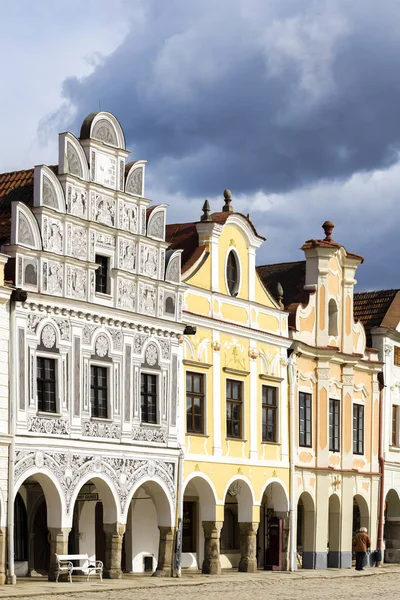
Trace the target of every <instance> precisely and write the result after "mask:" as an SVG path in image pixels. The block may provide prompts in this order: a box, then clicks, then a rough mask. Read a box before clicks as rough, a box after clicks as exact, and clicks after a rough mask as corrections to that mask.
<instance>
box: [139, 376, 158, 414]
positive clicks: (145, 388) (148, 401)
mask: <svg viewBox="0 0 400 600" xmlns="http://www.w3.org/2000/svg"><path fill="white" fill-rule="evenodd" d="M140 401H141V402H140V407H141V421H142V423H151V424H153V425H154V424H156V423H157V410H158V381H157V375H154V374H153V373H141V376H140Z"/></svg>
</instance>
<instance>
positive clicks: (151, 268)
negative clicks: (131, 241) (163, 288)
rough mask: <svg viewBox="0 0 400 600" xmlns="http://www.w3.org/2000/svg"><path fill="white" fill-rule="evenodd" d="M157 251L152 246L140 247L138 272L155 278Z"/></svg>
mask: <svg viewBox="0 0 400 600" xmlns="http://www.w3.org/2000/svg"><path fill="white" fill-rule="evenodd" d="M157 265H158V250H157V248H154V246H141V247H140V272H141V273H143V275H148V276H149V277H152V278H155V277H157Z"/></svg>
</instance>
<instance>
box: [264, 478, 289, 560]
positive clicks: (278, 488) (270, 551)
mask: <svg viewBox="0 0 400 600" xmlns="http://www.w3.org/2000/svg"><path fill="white" fill-rule="evenodd" d="M277 519H279V520H280V522H279V529H278V531H279V532H281V537H280V538H278V537H277V536H273V540H272V544H271V534H270V532H271V530H272V528H273V530H274V531H276V525H277V524H278V522H277ZM278 540H279V542H280V544H281V553H280V554H279V553H278V552H277V547H276V545H275V546H274V543H273V542H274V541H278ZM288 545H289V497H288V493H287V491H286V488H285V485H284V484H283V482H282V481H280V480H279V479H278V478H277V477H271V478H270V479H268V481H267V482H266V484H265V485H264V487H263V490H262V492H261V496H260V524H259V527H258V531H257V548H258V549H259V553H258V567H261V568H265V567H268V568H272V567H273V566H275V567H277V566H278V567H279V566H280V567H281V568H282V569H283V570H286V568H287V553H288Z"/></svg>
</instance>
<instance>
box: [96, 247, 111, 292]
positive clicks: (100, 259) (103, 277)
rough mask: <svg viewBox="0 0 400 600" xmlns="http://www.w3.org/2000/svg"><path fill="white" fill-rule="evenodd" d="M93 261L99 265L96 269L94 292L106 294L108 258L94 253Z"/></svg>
mask: <svg viewBox="0 0 400 600" xmlns="http://www.w3.org/2000/svg"><path fill="white" fill-rule="evenodd" d="M95 262H96V264H97V265H99V267H98V269H97V270H96V292H98V293H99V294H108V258H107V256H101V255H100V254H96V259H95Z"/></svg>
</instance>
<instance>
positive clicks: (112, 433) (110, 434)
mask: <svg viewBox="0 0 400 600" xmlns="http://www.w3.org/2000/svg"><path fill="white" fill-rule="evenodd" d="M82 435H84V436H88V437H100V438H107V439H110V440H117V439H119V438H120V437H121V425H118V423H98V422H92V421H85V422H84V423H82Z"/></svg>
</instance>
